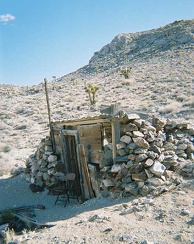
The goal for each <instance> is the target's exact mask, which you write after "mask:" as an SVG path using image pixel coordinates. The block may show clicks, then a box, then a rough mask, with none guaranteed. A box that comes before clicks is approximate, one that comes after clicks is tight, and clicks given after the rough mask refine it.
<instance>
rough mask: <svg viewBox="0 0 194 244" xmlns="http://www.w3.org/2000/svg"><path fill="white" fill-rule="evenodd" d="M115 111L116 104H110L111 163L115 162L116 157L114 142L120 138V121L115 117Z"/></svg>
mask: <svg viewBox="0 0 194 244" xmlns="http://www.w3.org/2000/svg"><path fill="white" fill-rule="evenodd" d="M116 113H118V104H112V105H111V115H112V120H111V128H112V156H113V163H114V162H115V158H116V154H117V151H116V143H117V142H118V141H119V139H120V123H119V122H118V121H117V119H116V118H115V115H116Z"/></svg>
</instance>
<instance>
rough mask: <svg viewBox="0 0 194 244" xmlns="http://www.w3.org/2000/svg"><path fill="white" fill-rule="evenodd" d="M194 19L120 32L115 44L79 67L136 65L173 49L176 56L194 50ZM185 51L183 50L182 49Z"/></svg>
mask: <svg viewBox="0 0 194 244" xmlns="http://www.w3.org/2000/svg"><path fill="white" fill-rule="evenodd" d="M193 45H194V19H193V20H182V21H175V22H174V23H171V24H168V25H166V26H164V27H160V28H158V29H153V30H148V31H143V32H137V33H126V34H119V35H117V36H116V37H115V38H114V39H113V40H112V41H111V43H109V44H107V45H105V46H104V47H102V48H101V49H100V51H98V52H95V53H94V56H93V57H92V58H91V59H90V61H89V64H88V65H86V66H84V67H83V68H81V69H80V70H78V73H81V74H94V73H98V72H104V71H110V69H118V68H120V67H122V66H133V65H134V64H138V63H139V62H140V63H142V62H145V61H148V60H150V59H156V57H160V58H162V57H164V58H165V55H168V53H169V52H171V51H173V52H174V55H175V56H176V55H180V54H181V52H184V51H185V52H187V50H188V49H191V50H193ZM179 51H181V52H179Z"/></svg>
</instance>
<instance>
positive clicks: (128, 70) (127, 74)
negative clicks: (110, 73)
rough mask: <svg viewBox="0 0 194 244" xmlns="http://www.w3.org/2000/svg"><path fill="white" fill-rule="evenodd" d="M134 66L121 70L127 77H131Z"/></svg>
mask: <svg viewBox="0 0 194 244" xmlns="http://www.w3.org/2000/svg"><path fill="white" fill-rule="evenodd" d="M131 70H132V67H129V68H125V69H122V70H121V75H123V76H124V77H125V79H129V74H130V73H131Z"/></svg>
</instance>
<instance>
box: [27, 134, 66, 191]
mask: <svg viewBox="0 0 194 244" xmlns="http://www.w3.org/2000/svg"><path fill="white" fill-rule="evenodd" d="M64 175H65V174H64V170H63V165H62V164H61V162H60V160H59V159H58V156H57V155H55V154H54V152H53V149H52V143H51V141H50V139H49V137H46V138H45V139H42V140H41V143H40V144H39V146H38V148H37V150H36V152H35V154H32V155H30V157H29V158H28V159H27V160H26V179H27V181H29V182H30V183H32V184H35V185H38V186H40V187H49V186H52V185H55V184H57V183H58V182H60V181H62V180H64Z"/></svg>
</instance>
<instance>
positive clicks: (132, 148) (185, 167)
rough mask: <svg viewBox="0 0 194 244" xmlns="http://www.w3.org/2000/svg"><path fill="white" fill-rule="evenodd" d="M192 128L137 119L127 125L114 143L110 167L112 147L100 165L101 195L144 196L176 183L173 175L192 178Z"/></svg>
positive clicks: (159, 120) (193, 163) (193, 158)
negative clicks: (113, 153) (113, 155)
mask: <svg viewBox="0 0 194 244" xmlns="http://www.w3.org/2000/svg"><path fill="white" fill-rule="evenodd" d="M193 142H194V129H193V128H189V125H188V124H176V123H175V122H171V121H169V120H167V121H166V120H164V119H159V118H156V117H154V118H153V122H152V124H151V123H150V122H148V121H145V120H141V119H136V120H131V121H129V123H127V124H126V125H125V127H124V130H123V135H122V136H121V138H120V141H119V142H118V143H117V144H116V148H117V154H118V156H117V158H116V160H115V162H114V164H113V161H112V158H111V155H112V154H111V148H112V145H111V144H107V145H106V148H105V154H104V158H103V160H102V164H101V174H102V175H101V193H102V195H104V196H111V197H113V198H114V197H118V196H121V195H122V196H130V195H138V194H141V195H146V194H148V193H150V192H151V191H154V190H158V191H164V190H167V189H168V188H169V187H171V186H172V184H173V183H175V184H178V183H179V180H178V179H177V178H176V177H175V173H174V172H176V174H178V175H183V176H186V177H194V155H193V152H194V144H193Z"/></svg>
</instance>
